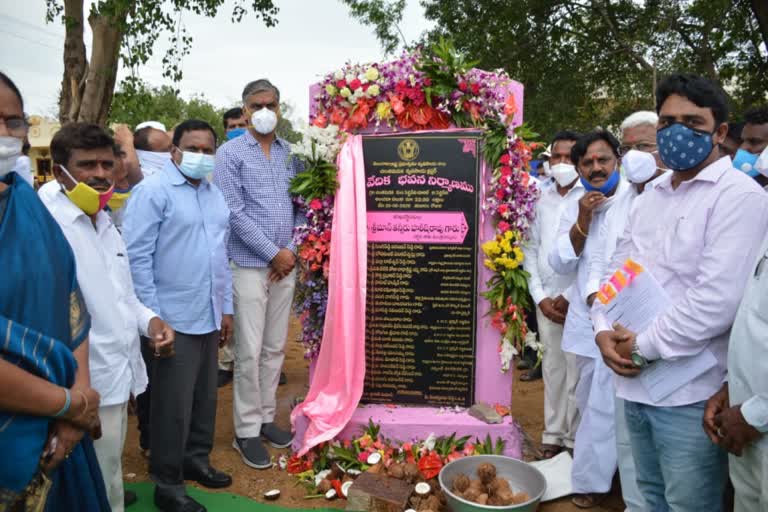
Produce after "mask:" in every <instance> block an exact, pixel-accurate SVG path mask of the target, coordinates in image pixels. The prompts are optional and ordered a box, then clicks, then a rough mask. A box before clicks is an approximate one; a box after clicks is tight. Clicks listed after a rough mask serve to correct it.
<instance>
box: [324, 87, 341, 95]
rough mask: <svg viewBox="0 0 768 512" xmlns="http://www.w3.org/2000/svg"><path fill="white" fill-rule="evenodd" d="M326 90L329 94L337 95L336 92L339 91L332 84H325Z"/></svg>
mask: <svg viewBox="0 0 768 512" xmlns="http://www.w3.org/2000/svg"><path fill="white" fill-rule="evenodd" d="M325 92H327V93H328V96H336V93H337V92H338V91H337V90H336V87H335V86H333V85H332V84H328V85H326V86H325Z"/></svg>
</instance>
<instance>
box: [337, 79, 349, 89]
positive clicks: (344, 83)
mask: <svg viewBox="0 0 768 512" xmlns="http://www.w3.org/2000/svg"><path fill="white" fill-rule="evenodd" d="M346 86H347V81H346V80H344V79H343V78H342V79H341V80H336V87H337V88H339V89H343V88H345V87H346Z"/></svg>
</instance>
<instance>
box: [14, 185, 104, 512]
mask: <svg viewBox="0 0 768 512" xmlns="http://www.w3.org/2000/svg"><path fill="white" fill-rule="evenodd" d="M3 182H4V183H6V184H7V185H8V186H9V189H8V191H7V193H8V195H7V197H6V200H5V201H4V202H5V205H4V212H2V215H0V248H2V249H1V250H0V273H2V278H0V357H2V358H3V359H4V360H6V361H8V362H10V363H12V364H15V365H17V366H19V367H21V368H23V369H24V370H26V371H28V372H30V373H33V374H35V375H37V376H38V377H41V378H43V379H46V380H48V381H50V382H53V383H54V384H57V385H60V386H64V387H71V386H72V384H73V382H74V379H75V372H76V370H77V362H76V360H75V358H74V355H73V351H74V350H75V349H76V348H77V347H78V346H79V345H80V344H81V343H82V342H83V341H84V340H85V339H86V338H87V337H88V330H89V329H90V317H89V316H88V312H87V311H86V308H85V303H84V302H83V298H82V295H81V293H80V289H79V288H78V285H77V279H76V274H75V259H74V255H73V254H72V250H71V249H70V247H69V244H68V243H67V240H66V238H65V237H64V234H63V233H62V232H61V229H60V228H59V226H58V224H56V221H55V220H54V219H53V217H51V215H50V214H49V213H48V210H47V209H46V208H45V206H44V205H43V204H42V203H41V202H40V200H39V199H38V197H37V194H36V193H35V191H34V190H33V189H32V187H30V186H29V185H28V184H27V183H26V182H25V181H24V180H22V179H19V178H18V176H16V174H15V173H11V174H10V175H8V176H7V177H6V178H5V179H4V180H3ZM9 391H10V390H2V392H3V393H7V392H9ZM50 425H51V419H50V418H45V417H39V416H23V415H18V414H11V413H7V412H3V411H0V454H2V457H1V458H0V492H2V493H3V494H5V495H6V496H9V495H13V494H18V493H21V492H22V491H24V489H25V487H26V486H27V484H28V483H29V482H30V481H31V480H32V478H33V477H34V476H35V475H36V474H37V472H38V470H39V463H40V456H41V454H42V451H43V449H44V448H45V445H46V442H47V439H48V432H49V427H50ZM49 478H50V479H51V480H52V482H53V486H52V487H51V491H50V493H49V495H48V502H47V505H46V511H51V512H53V511H59V510H61V511H74V510H83V511H85V510H87V511H95V512H98V511H102V510H104V511H108V510H109V509H110V508H109V502H108V501H107V498H106V491H105V489H104V480H103V478H102V476H101V472H100V471H99V466H98V461H97V460H96V454H95V452H94V450H93V441H92V440H91V439H90V437H89V436H88V434H86V435H85V436H84V437H83V440H82V441H81V442H80V443H79V444H78V445H77V447H76V449H75V450H74V451H73V452H72V453H71V455H70V456H69V458H68V459H66V460H65V461H64V462H63V463H62V464H61V465H60V466H59V467H58V468H56V470H54V471H53V473H52V474H51V475H49Z"/></svg>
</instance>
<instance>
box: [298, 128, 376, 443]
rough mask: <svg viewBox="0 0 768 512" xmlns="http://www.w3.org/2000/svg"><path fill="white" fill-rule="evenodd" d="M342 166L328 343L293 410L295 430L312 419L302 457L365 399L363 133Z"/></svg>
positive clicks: (354, 138) (350, 143)
mask: <svg viewBox="0 0 768 512" xmlns="http://www.w3.org/2000/svg"><path fill="white" fill-rule="evenodd" d="M337 164H338V169H339V171H338V176H339V189H338V191H337V193H336V204H335V211H334V218H333V231H332V234H331V255H332V257H331V263H330V269H329V275H328V308H327V310H326V314H325V327H324V329H323V342H322V345H321V346H320V354H319V355H318V358H317V364H316V365H315V371H314V372H313V376H312V382H311V384H310V388H309V393H308V394H307V398H306V399H305V400H304V402H303V403H302V404H300V405H298V406H297V407H296V408H295V409H294V410H293V413H291V423H292V424H293V425H294V428H295V425H296V418H298V417H300V416H302V415H303V416H305V417H306V419H307V428H306V431H305V433H304V439H303V440H299V441H300V448H299V450H298V453H299V454H300V455H303V454H305V453H306V452H307V451H309V450H310V449H311V448H312V447H313V446H317V445H318V444H320V443H322V442H323V441H328V440H330V439H333V438H334V437H335V436H336V435H337V434H338V433H339V432H340V431H341V430H342V429H343V428H344V427H345V426H346V425H347V423H348V422H349V420H350V418H352V414H353V413H354V412H355V409H356V408H357V405H358V403H359V402H360V397H361V396H362V394H363V383H364V380H365V293H366V289H365V287H366V268H367V257H368V252H367V223H366V210H365V165H364V162H363V138H362V136H360V135H351V136H349V138H348V139H347V141H346V143H345V144H344V146H343V147H342V148H341V151H340V153H339V157H338V160H337ZM294 446H296V443H294Z"/></svg>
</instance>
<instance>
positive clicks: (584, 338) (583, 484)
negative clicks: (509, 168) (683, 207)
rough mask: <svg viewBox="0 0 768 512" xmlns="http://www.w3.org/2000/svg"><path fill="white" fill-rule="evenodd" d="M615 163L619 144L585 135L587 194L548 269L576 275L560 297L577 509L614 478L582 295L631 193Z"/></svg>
mask: <svg viewBox="0 0 768 512" xmlns="http://www.w3.org/2000/svg"><path fill="white" fill-rule="evenodd" d="M618 159H619V141H618V140H616V137H614V136H613V135H611V134H610V133H609V132H607V131H604V130H598V131H594V132H591V133H588V134H587V135H584V136H583V137H582V138H580V139H579V140H578V141H577V142H576V144H575V145H574V146H573V148H571V161H572V162H573V163H574V164H575V165H576V169H577V170H578V172H579V175H580V181H581V184H582V185H583V186H584V188H585V189H586V193H585V194H584V195H583V196H582V197H581V198H580V199H579V201H578V202H573V203H572V204H569V205H568V207H567V208H566V209H565V211H564V212H563V215H562V217H561V218H560V225H559V229H558V235H557V240H556V242H555V245H554V247H553V248H552V250H551V251H550V253H549V264H550V265H551V266H552V269H553V270H554V271H555V272H557V273H559V274H564V275H569V274H572V273H574V272H575V273H576V280H575V281H574V283H573V284H572V285H571V286H570V287H569V288H568V290H567V291H566V293H565V294H564V297H565V299H566V300H567V301H568V302H569V307H568V315H567V317H566V320H565V327H564V331H563V350H564V351H566V352H570V353H572V354H575V355H576V362H577V366H578V367H579V381H578V384H577V385H576V403H577V408H578V410H579V414H580V416H581V418H580V420H579V426H578V430H577V432H576V439H575V446H574V464H573V472H572V474H571V480H572V485H573V491H574V493H576V494H577V496H575V497H574V498H573V502H574V504H576V505H577V506H578V507H581V508H589V507H593V506H596V505H598V504H599V503H601V502H602V500H603V499H604V498H605V493H607V492H608V491H609V490H610V488H611V481H612V480H613V475H614V474H615V473H616V443H615V440H614V421H613V415H614V394H613V387H612V385H611V380H612V376H611V374H610V372H609V371H608V370H607V368H606V367H605V365H604V364H602V361H601V360H600V358H599V355H600V353H599V351H598V350H597V347H596V346H595V343H594V341H593V340H594V336H593V334H592V324H591V322H590V319H589V309H588V306H587V302H586V294H585V290H586V286H587V280H588V277H589V268H590V264H591V260H592V259H593V258H594V257H595V255H596V254H597V253H598V252H599V251H602V247H600V245H599V240H598V233H599V231H600V226H601V225H602V223H603V222H604V221H605V218H606V216H608V215H611V214H612V206H613V204H614V202H615V200H616V197H618V196H620V195H621V194H622V193H624V191H625V190H626V189H627V188H628V187H629V185H628V184H627V182H626V181H624V180H623V179H621V177H620V174H619V171H618V169H617V167H618Z"/></svg>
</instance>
